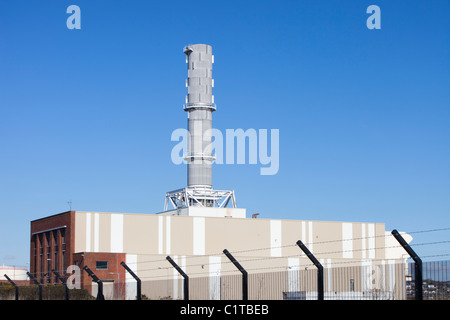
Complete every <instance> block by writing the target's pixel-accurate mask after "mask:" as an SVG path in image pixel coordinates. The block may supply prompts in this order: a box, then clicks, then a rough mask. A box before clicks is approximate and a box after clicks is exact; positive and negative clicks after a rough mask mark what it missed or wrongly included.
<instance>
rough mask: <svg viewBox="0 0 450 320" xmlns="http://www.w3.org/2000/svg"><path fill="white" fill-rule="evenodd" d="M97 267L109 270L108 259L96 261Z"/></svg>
mask: <svg viewBox="0 0 450 320" xmlns="http://www.w3.org/2000/svg"><path fill="white" fill-rule="evenodd" d="M95 269H97V270H108V261H96V262H95Z"/></svg>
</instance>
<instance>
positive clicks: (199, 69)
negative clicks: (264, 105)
mask: <svg viewBox="0 0 450 320" xmlns="http://www.w3.org/2000/svg"><path fill="white" fill-rule="evenodd" d="M184 53H185V54H186V62H187V65H188V78H187V80H186V86H187V88H188V93H187V96H186V105H185V108H184V109H185V111H186V112H187V113H188V132H189V140H188V141H189V142H188V152H187V154H186V156H185V160H186V161H187V167H188V169H187V170H188V174H187V184H188V187H193V188H207V189H211V188H212V162H213V160H214V157H213V155H212V146H211V142H212V134H211V133H212V132H211V130H212V112H213V111H214V110H215V107H214V96H213V94H212V88H213V81H214V80H213V78H212V64H213V60H214V58H213V54H212V47H211V46H210V45H206V44H194V45H189V46H187V47H185V48H184ZM193 205H195V204H193ZM206 206H213V204H212V203H211V204H210V205H209V204H206Z"/></svg>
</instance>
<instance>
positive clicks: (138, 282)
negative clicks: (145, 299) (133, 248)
mask: <svg viewBox="0 0 450 320" xmlns="http://www.w3.org/2000/svg"><path fill="white" fill-rule="evenodd" d="M120 265H121V266H122V267H124V268H125V270H127V271H128V273H129V274H131V276H132V277H133V278H134V279H135V280H136V299H137V300H141V279H139V277H138V276H137V275H136V274H135V273H134V272H133V270H131V269H130V267H128V266H127V265H126V263H125V262H123V261H122V262H121V263H120Z"/></svg>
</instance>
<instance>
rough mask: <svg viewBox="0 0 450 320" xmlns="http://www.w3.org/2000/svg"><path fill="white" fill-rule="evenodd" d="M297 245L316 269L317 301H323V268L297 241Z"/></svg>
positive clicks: (301, 243)
mask: <svg viewBox="0 0 450 320" xmlns="http://www.w3.org/2000/svg"><path fill="white" fill-rule="evenodd" d="M297 245H298V246H299V247H300V249H302V251H303V252H304V253H305V254H306V256H307V257H308V258H309V260H311V262H312V263H313V264H314V265H315V266H316V267H317V300H323V299H324V295H323V266H322V264H320V262H319V260H317V259H316V257H314V255H313V254H312V253H311V251H309V250H308V248H307V247H306V246H305V245H304V244H303V242H301V241H300V240H298V241H297Z"/></svg>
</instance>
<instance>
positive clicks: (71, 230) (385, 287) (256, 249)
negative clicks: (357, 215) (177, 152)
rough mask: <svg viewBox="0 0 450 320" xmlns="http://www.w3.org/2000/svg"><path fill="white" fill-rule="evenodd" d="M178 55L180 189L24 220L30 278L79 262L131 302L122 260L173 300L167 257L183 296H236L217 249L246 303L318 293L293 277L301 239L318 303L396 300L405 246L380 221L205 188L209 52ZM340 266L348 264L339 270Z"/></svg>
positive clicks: (151, 288)
mask: <svg viewBox="0 0 450 320" xmlns="http://www.w3.org/2000/svg"><path fill="white" fill-rule="evenodd" d="M184 53H185V54H186V62H187V64H188V78H187V80H186V86H187V87H188V95H187V97H186V104H185V105H184V110H185V111H186V112H187V114H188V129H189V133H190V135H189V149H188V152H187V153H186V154H185V160H186V161H187V173H188V174H187V178H188V179H187V182H188V183H187V186H186V187H185V188H182V189H178V190H174V191H169V192H167V193H166V203H165V206H164V211H163V212H160V213H155V214H134V213H106V212H86V211H68V212H63V213H60V214H56V215H52V216H48V217H44V218H41V219H37V220H34V221H31V235H30V237H31V246H30V271H31V274H33V275H34V276H35V278H36V279H37V280H38V281H40V282H41V283H56V282H58V279H57V278H56V276H54V275H53V274H52V270H57V271H58V272H60V274H66V271H67V268H68V267H69V266H74V265H75V266H79V267H83V266H88V267H89V268H90V269H91V270H92V271H93V272H94V273H95V274H96V275H97V276H98V277H99V278H100V279H101V280H102V282H103V284H104V294H105V297H106V298H107V299H108V298H116V299H124V298H126V299H134V298H135V297H136V281H135V280H134V279H133V278H132V277H131V276H130V275H129V273H127V272H126V271H125V270H124V268H123V267H122V265H121V262H124V263H126V264H127V265H128V267H129V268H130V269H131V270H133V272H134V273H135V274H136V275H137V276H138V277H139V278H141V279H142V281H143V284H142V293H143V294H145V295H146V296H147V297H148V298H150V299H161V298H165V297H166V298H167V297H170V298H172V299H181V298H183V297H182V296H183V290H182V289H183V281H182V277H181V276H180V275H179V273H178V272H177V271H176V270H175V269H174V268H173V267H171V265H170V264H169V262H168V261H167V260H166V257H167V256H170V257H171V258H172V259H173V260H174V261H175V262H176V263H177V264H178V265H179V266H180V267H181V269H183V270H184V272H185V273H186V274H188V275H189V277H190V279H191V280H192V281H193V282H192V285H190V288H189V290H190V298H191V299H227V298H230V297H232V298H236V296H232V295H230V294H229V292H230V290H235V287H239V284H233V283H232V281H231V280H230V279H229V278H227V275H232V274H236V273H239V272H238V271H237V270H236V268H235V267H234V265H233V264H232V263H230V261H229V259H228V258H227V257H226V256H225V255H224V254H223V250H224V249H227V250H228V251H229V252H231V253H232V254H233V256H234V257H235V258H236V259H237V260H238V261H240V263H241V265H242V266H243V267H244V268H246V270H247V271H248V273H249V275H250V276H251V277H253V278H252V279H253V280H254V281H250V286H251V287H250V289H249V298H250V299H289V298H306V299H307V298H313V297H314V295H315V294H317V292H315V291H314V289H311V290H309V289H308V288H306V287H305V285H306V280H303V279H301V278H300V277H299V275H300V273H301V272H302V271H306V270H305V269H308V268H309V270H310V271H311V270H314V268H311V263H310V262H309V259H308V257H307V256H306V255H305V254H304V253H303V252H302V251H301V250H300V249H299V247H298V246H297V245H296V242H297V241H298V240H300V241H302V242H303V243H304V244H305V245H306V246H307V247H308V249H309V250H310V251H311V252H312V253H313V254H314V255H315V256H316V258H317V259H319V260H320V262H321V264H322V265H323V266H324V268H325V292H326V294H325V297H326V298H327V299H333V298H334V299H339V298H344V297H345V294H346V293H348V292H352V293H353V294H359V295H361V296H362V297H366V298H370V296H369V295H368V294H369V293H371V292H372V293H373V292H375V291H374V289H376V293H377V294H382V295H386V297H387V298H391V299H395V298H399V297H401V295H402V291H403V288H404V287H405V285H404V283H405V272H404V270H403V269H402V267H401V265H399V264H398V263H400V262H402V254H403V253H404V252H403V251H402V248H401V247H400V246H399V245H398V244H397V243H396V241H395V239H394V238H393V237H392V236H391V235H390V233H389V232H387V231H386V230H385V226H384V224H383V223H375V222H374V223H359V222H328V221H306V220H283V219H261V218H248V217H247V213H246V210H245V209H244V208H238V207H237V206H236V201H235V197H234V191H232V190H225V191H224V190H215V189H213V187H212V164H213V161H214V155H213V154H212V150H211V149H210V147H211V136H210V130H209V129H211V128H212V114H213V112H214V111H215V110H216V106H215V104H214V96H213V95H212V88H213V86H214V81H213V79H212V64H213V62H214V56H213V54H212V48H211V46H209V45H204V44H198V45H189V46H187V47H185V48H184ZM169 206H171V207H172V208H169ZM405 237H406V238H407V239H408V240H409V241H410V240H411V237H409V236H408V235H405ZM340 266H345V267H350V268H352V269H349V270H350V271H349V272H348V273H346V274H345V275H341V274H339V275H338V274H336V273H335V271H336V270H337V268H338V267H340ZM310 271H309V272H310ZM269 272H272V273H273V272H277V275H281V276H282V277H283V278H282V279H283V280H282V281H281V282H280V281H278V282H280V284H279V285H277V286H268V285H267V283H268V281H269V278H267V277H268V276H269V275H268V273H269ZM374 273H376V274H377V279H376V281H375V282H376V283H375V282H374V280H373V279H374V278H373V275H374ZM194 279H197V282H196V280H194ZM227 279H228V280H227ZM81 285H82V287H83V288H85V289H88V290H89V291H90V292H91V293H92V294H93V295H95V292H96V290H97V288H96V283H95V282H92V281H91V279H90V278H89V277H88V275H87V273H86V272H81ZM364 295H365V296H364Z"/></svg>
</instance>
